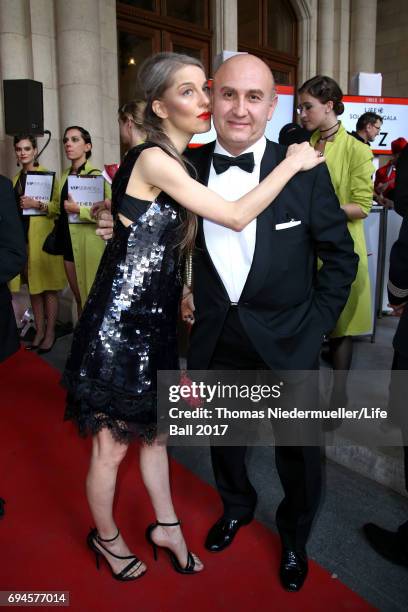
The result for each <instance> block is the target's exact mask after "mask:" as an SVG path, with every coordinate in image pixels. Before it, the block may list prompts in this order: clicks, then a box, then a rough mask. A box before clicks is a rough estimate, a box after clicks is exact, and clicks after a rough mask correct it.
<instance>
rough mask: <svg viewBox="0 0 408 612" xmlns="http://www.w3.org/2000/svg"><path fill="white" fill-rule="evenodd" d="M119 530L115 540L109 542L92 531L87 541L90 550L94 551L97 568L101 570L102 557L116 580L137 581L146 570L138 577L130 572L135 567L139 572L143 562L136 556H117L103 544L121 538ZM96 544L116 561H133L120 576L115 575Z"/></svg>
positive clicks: (95, 531)
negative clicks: (100, 561)
mask: <svg viewBox="0 0 408 612" xmlns="http://www.w3.org/2000/svg"><path fill="white" fill-rule="evenodd" d="M119 533H120V532H119V529H118V533H117V534H116V535H115V537H114V538H110V539H109V540H104V539H102V538H101V537H100V536H99V534H98V531H97V529H91V531H90V532H89V533H88V537H87V539H86V542H87V544H88V546H89V548H90V549H91V550H92V552H94V553H95V560H96V567H97V568H98V569H99V557H102V558H103V559H105V561H106V563H107V564H108V566H109V569H110V571H111V574H112V576H113V577H114V578H115V580H122V581H128V580H137V579H138V578H141V577H142V576H143V574H145V573H146V570H145V571H144V572H142V573H141V574H138V575H137V576H135V575H133V574H131V575H128V574H129V571H130V570H131V569H132V568H133V567H135V565H136V567H135V570H134V571H137V570H138V569H139V567H140V566H141V564H142V561H140V559H138V558H137V557H136V556H135V555H129V556H127V557H120V556H119V555H115V554H114V553H113V552H111V551H110V550H108V549H107V548H106V547H105V546H104V545H103V544H102V542H113V541H114V540H116V538H118V537H119ZM95 542H97V543H98V545H99V546H100V547H101V548H103V550H104V551H105V552H107V553H108V555H110V556H111V557H114V558H115V559H132V560H131V562H130V563H128V564H127V565H126V567H124V568H123V570H121V571H120V572H119V573H118V574H115V572H114V571H113V569H112V568H111V566H110V565H109V562H108V560H107V559H106V558H105V556H104V555H103V554H102V553H101V551H100V550H99V548H98V547H97V546H96V544H95Z"/></svg>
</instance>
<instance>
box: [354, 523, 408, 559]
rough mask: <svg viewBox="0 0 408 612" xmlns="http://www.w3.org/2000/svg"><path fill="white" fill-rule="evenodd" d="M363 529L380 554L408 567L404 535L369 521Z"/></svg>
mask: <svg viewBox="0 0 408 612" xmlns="http://www.w3.org/2000/svg"><path fill="white" fill-rule="evenodd" d="M363 529H364V533H365V536H366V538H367V540H368V542H369V543H370V545H371V546H372V548H374V550H375V551H376V552H377V553H378V554H379V555H381V556H382V557H385V558H386V559H388V561H392V562H393V563H397V564H398V565H404V566H405V567H408V551H407V550H405V549H404V547H403V543H402V537H400V534H399V533H398V532H395V531H388V529H383V528H382V527H378V526H377V525H374V523H367V524H366V525H364V527H363Z"/></svg>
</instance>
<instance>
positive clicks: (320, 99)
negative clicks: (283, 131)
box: [298, 76, 374, 407]
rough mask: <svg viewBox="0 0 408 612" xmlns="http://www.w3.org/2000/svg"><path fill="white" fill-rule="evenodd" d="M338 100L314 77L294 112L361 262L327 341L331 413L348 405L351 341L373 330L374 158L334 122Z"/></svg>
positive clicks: (329, 85)
mask: <svg viewBox="0 0 408 612" xmlns="http://www.w3.org/2000/svg"><path fill="white" fill-rule="evenodd" d="M342 98H343V93H342V91H341V89H340V87H339V86H338V84H337V83H336V81H334V80H333V79H331V78H330V77H326V76H316V77H313V78H312V79H309V80H308V81H306V82H305V83H304V84H303V85H302V86H301V88H300V89H299V100H300V104H299V107H298V111H299V113H300V117H301V121H302V125H303V126H304V127H305V128H306V129H307V130H310V131H314V132H313V134H312V137H311V140H310V144H311V145H312V146H314V147H315V149H317V150H318V151H321V152H322V153H324V156H325V158H326V163H327V167H328V169H329V172H330V176H331V180H332V183H333V186H334V189H335V192H336V195H337V197H338V199H339V201H340V205H341V207H342V208H343V210H344V212H345V214H346V216H347V219H348V228H349V231H350V234H351V237H352V238H353V241H354V250H355V252H356V253H357V255H358V256H359V258H360V261H359V265H358V271H357V276H356V279H355V281H354V283H353V284H352V286H351V292H350V296H349V299H348V301H347V303H346V305H345V307H344V310H343V312H342V313H341V315H340V318H339V320H338V321H337V325H336V327H335V329H334V330H333V332H332V334H331V337H330V352H331V356H332V362H333V369H334V370H335V376H334V386H333V392H332V398H331V404H332V406H333V407H335V406H336V405H337V407H338V406H345V405H346V404H347V393H346V383H347V371H348V370H349V369H350V367H351V360H352V353H353V341H352V339H353V336H358V335H361V334H366V333H367V332H369V331H370V329H371V325H372V314H371V292H370V278H369V275H368V262H367V247H366V242H365V237H364V227H363V220H364V219H365V218H366V217H367V215H368V214H369V212H370V209H371V206H372V201H373V182H372V175H373V173H374V166H373V163H372V159H373V154H372V152H371V149H370V147H369V146H368V145H366V144H364V143H362V142H359V141H358V140H356V139H355V138H354V137H353V136H351V135H350V134H348V133H347V132H346V130H345V129H344V127H343V126H342V124H341V122H340V121H339V120H338V116H339V115H341V114H342V113H343V111H344V106H343V103H342ZM336 371H337V372H336Z"/></svg>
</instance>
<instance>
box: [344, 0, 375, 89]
mask: <svg viewBox="0 0 408 612" xmlns="http://www.w3.org/2000/svg"><path fill="white" fill-rule="evenodd" d="M376 27H377V0H352V2H351V35H350V77H352V76H353V75H354V74H356V73H357V72H374V71H375V41H376Z"/></svg>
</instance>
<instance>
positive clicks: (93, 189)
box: [68, 174, 104, 223]
mask: <svg viewBox="0 0 408 612" xmlns="http://www.w3.org/2000/svg"><path fill="white" fill-rule="evenodd" d="M103 183H104V179H103V176H101V175H100V174H98V175H97V176H75V175H69V176H68V194H70V195H71V197H72V199H73V200H74V202H76V203H77V204H79V206H86V207H88V208H91V206H92V205H93V204H95V203H96V202H101V201H102V200H103V199H104V189H103ZM68 220H69V222H70V223H83V221H81V220H80V218H79V214H77V213H70V214H69V215H68Z"/></svg>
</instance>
